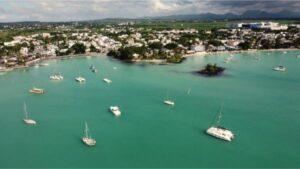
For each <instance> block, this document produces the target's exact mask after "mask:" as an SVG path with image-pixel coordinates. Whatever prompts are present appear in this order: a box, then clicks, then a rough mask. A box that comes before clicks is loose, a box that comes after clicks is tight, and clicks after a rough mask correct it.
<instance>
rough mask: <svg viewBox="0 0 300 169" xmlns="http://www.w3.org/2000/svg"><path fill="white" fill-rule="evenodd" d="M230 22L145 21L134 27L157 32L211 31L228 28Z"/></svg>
mask: <svg viewBox="0 0 300 169" xmlns="http://www.w3.org/2000/svg"><path fill="white" fill-rule="evenodd" d="M227 24H228V22H225V21H216V22H202V21H187V22H183V21H174V22H172V21H151V22H150V21H147V22H146V21H145V22H138V23H136V24H135V25H134V27H144V28H151V29H156V30H162V29H187V28H194V29H198V30H209V29H213V28H226V27H227Z"/></svg>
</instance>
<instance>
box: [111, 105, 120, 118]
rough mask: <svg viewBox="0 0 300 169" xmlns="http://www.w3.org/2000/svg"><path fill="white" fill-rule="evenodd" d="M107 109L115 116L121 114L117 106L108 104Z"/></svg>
mask: <svg viewBox="0 0 300 169" xmlns="http://www.w3.org/2000/svg"><path fill="white" fill-rule="evenodd" d="M109 109H110V111H111V112H112V113H113V114H114V115H115V116H121V110H120V108H119V107H118V106H110V107H109Z"/></svg>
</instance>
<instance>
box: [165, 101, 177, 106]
mask: <svg viewBox="0 0 300 169" xmlns="http://www.w3.org/2000/svg"><path fill="white" fill-rule="evenodd" d="M164 103H165V104H166V105H170V106H174V105H175V103H174V101H172V100H164Z"/></svg>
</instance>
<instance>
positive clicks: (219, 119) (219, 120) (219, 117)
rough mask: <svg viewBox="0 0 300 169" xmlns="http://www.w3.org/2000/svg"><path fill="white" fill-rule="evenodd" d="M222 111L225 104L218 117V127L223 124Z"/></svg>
mask: <svg viewBox="0 0 300 169" xmlns="http://www.w3.org/2000/svg"><path fill="white" fill-rule="evenodd" d="M222 110H223V104H222V105H221V107H220V111H219V115H218V120H217V127H219V126H220V123H221V118H222Z"/></svg>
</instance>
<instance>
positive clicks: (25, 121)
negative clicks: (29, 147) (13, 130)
mask: <svg viewBox="0 0 300 169" xmlns="http://www.w3.org/2000/svg"><path fill="white" fill-rule="evenodd" d="M24 114H25V118H24V119H23V121H24V123H26V124H28V125H36V121H35V120H33V119H30V118H29V117H28V112H27V108H26V103H25V102H24Z"/></svg>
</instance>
